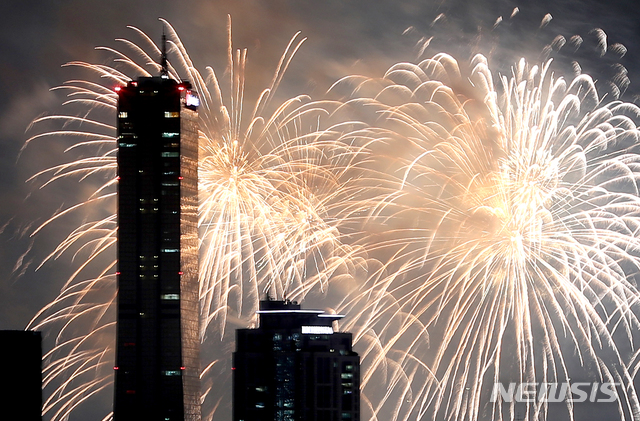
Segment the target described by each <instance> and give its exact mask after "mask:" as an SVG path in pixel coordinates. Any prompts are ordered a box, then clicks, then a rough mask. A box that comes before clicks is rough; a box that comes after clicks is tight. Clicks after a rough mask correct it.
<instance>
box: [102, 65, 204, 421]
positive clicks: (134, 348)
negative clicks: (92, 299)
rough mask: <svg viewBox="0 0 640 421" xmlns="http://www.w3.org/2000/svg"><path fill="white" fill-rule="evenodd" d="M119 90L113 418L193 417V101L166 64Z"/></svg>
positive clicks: (184, 420)
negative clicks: (163, 68) (156, 72)
mask: <svg viewBox="0 0 640 421" xmlns="http://www.w3.org/2000/svg"><path fill="white" fill-rule="evenodd" d="M163 63H164V61H163ZM116 90H117V91H118V272H117V278H118V312H117V314H118V320H117V351H116V352H117V354H116V364H115V367H114V369H115V396H114V421H134V420H135V421H142V420H144V421H147V420H149V421H155V420H158V421H199V420H200V404H199V401H200V383H199V373H200V364H199V329H198V231H197V206H198V201H197V182H198V126H197V106H198V105H199V100H198V97H197V95H196V93H195V92H193V91H192V90H191V85H190V84H189V83H188V82H177V81H175V80H172V79H170V78H168V77H167V76H166V73H163V75H162V76H159V77H142V78H138V79H137V80H135V81H131V82H129V83H128V84H127V86H124V87H120V88H118V89H116Z"/></svg>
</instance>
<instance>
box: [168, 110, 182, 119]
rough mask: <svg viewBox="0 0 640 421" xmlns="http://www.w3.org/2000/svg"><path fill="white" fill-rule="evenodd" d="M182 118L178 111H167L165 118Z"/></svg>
mask: <svg viewBox="0 0 640 421" xmlns="http://www.w3.org/2000/svg"><path fill="white" fill-rule="evenodd" d="M177 117H180V113H179V112H178V111H165V112H164V118H177Z"/></svg>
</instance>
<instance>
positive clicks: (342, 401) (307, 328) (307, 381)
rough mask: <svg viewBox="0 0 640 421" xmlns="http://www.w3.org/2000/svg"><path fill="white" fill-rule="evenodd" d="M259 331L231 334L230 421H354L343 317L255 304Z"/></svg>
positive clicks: (355, 399) (356, 408) (356, 371)
mask: <svg viewBox="0 0 640 421" xmlns="http://www.w3.org/2000/svg"><path fill="white" fill-rule="evenodd" d="M258 314H259V317H260V326H259V328H257V329H239V330H237V332H236V351H235V352H234V354H233V420H234V421H347V420H348V421H359V419H360V357H359V356H358V354H357V353H355V352H354V351H353V349H352V336H351V333H345V332H335V331H334V329H333V322H334V321H336V320H338V319H340V318H342V317H343V316H341V315H337V314H326V313H325V312H324V311H322V310H303V309H302V308H301V306H300V305H299V304H297V303H294V302H290V301H271V300H267V301H261V302H260V311H258Z"/></svg>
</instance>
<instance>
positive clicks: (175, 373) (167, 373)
mask: <svg viewBox="0 0 640 421" xmlns="http://www.w3.org/2000/svg"><path fill="white" fill-rule="evenodd" d="M162 374H163V375H165V376H179V375H180V374H181V373H180V370H165V371H163V372H162Z"/></svg>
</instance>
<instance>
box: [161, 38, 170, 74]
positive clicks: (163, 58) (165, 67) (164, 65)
mask: <svg viewBox="0 0 640 421" xmlns="http://www.w3.org/2000/svg"><path fill="white" fill-rule="evenodd" d="M160 66H161V69H160V77H162V78H165V79H166V78H168V77H169V69H168V65H167V36H166V35H165V34H164V28H162V56H161V58H160Z"/></svg>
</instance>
